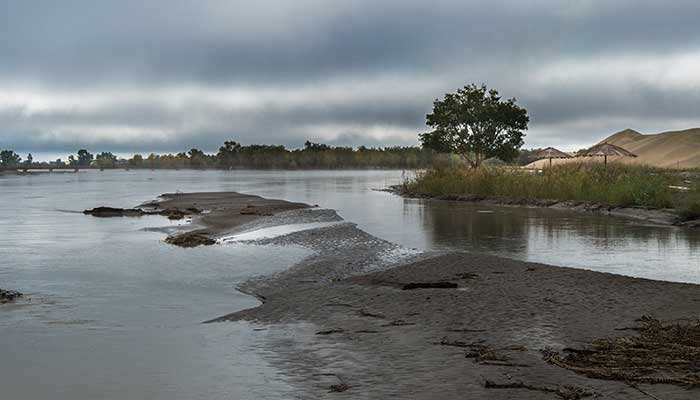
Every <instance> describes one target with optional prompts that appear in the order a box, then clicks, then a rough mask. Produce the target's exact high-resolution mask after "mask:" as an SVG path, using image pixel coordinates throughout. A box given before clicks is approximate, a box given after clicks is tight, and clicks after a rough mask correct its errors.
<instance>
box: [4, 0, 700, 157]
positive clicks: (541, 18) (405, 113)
mask: <svg viewBox="0 0 700 400" xmlns="http://www.w3.org/2000/svg"><path fill="white" fill-rule="evenodd" d="M699 20H700V2H699V1H697V0H688V1H684V0H674V1H672V2H662V1H645V0H601V1H597V0H577V1H561V0H528V1H520V0H517V1H516V0H513V1H497V0H489V1H486V0H484V1H470V0H454V1H453V0H431V1H419V0H396V1H394V0H390V1H383V0H372V1H365V0H350V1H330V0H279V1H262V0H257V1H233V0H196V1H195V0H192V1H185V0H149V1H143V0H119V1H116V0H115V1H106V0H105V1H98V0H61V1H55V0H45V1H40V0H0V147H1V148H13V149H17V150H21V151H27V150H32V151H41V152H57V153H60V152H62V151H75V149H77V148H78V147H88V148H90V149H91V150H93V151H102V150H109V151H114V152H120V153H125V152H131V151H136V150H139V151H151V150H153V151H179V150H184V149H188V148H190V147H193V146H195V147H199V148H202V149H205V150H208V151H214V150H216V149H217V148H218V146H219V145H220V143H221V142H223V141H224V140H226V139H234V140H237V141H239V142H242V143H244V144H250V143H268V144H284V145H287V146H289V147H299V146H300V145H302V144H303V142H304V141H305V140H306V139H311V140H314V141H322V142H326V143H332V144H342V145H354V146H357V145H361V144H365V145H413V144H416V143H417V135H418V133H420V132H422V131H424V130H425V125H424V124H425V114H426V113H427V112H429V111H430V109H431V105H432V101H433V100H434V99H435V98H436V97H440V96H442V95H443V94H444V93H445V92H448V91H454V90H455V89H457V88H458V87H460V86H463V85H465V84H468V83H471V82H474V83H482V82H483V83H485V84H487V85H488V86H489V87H493V88H496V89H498V90H499V91H500V92H501V93H502V94H503V95H504V96H506V97H513V96H514V97H516V98H517V99H518V101H519V103H520V104H521V105H523V106H524V107H526V108H527V109H528V111H529V113H530V119H531V124H530V130H529V131H528V134H527V138H526V146H527V147H534V146H548V145H554V146H559V147H562V148H564V149H574V148H578V147H582V146H585V145H589V144H591V143H592V142H594V141H596V140H598V139H600V138H602V137H603V136H605V135H608V134H610V133H612V132H614V131H618V130H622V129H624V128H633V129H636V130H639V131H642V132H645V133H655V132H659V131H663V130H673V129H682V128H690V127H698V126H700V27H699V24H698V21H699Z"/></svg>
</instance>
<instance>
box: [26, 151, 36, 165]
mask: <svg viewBox="0 0 700 400" xmlns="http://www.w3.org/2000/svg"><path fill="white" fill-rule="evenodd" d="M24 163H25V164H26V165H27V167H31V166H32V164H33V163H34V157H32V153H29V154H27V160H26V161H25V162H24Z"/></svg>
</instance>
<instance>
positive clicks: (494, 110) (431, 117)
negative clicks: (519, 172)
mask: <svg viewBox="0 0 700 400" xmlns="http://www.w3.org/2000/svg"><path fill="white" fill-rule="evenodd" d="M529 122H530V118H529V117H528V115H527V111H526V110H525V109H524V108H521V107H519V106H518V105H517V104H516V100H515V99H514V98H512V99H508V100H503V99H502V98H501V96H500V95H499V94H498V91H497V90H495V89H490V90H489V89H488V88H487V87H486V85H481V86H476V85H474V84H471V85H468V86H465V87H464V88H462V89H458V90H457V91H456V92H455V93H447V94H445V97H444V98H443V99H436V100H435V101H434V102H433V112H432V113H430V114H428V115H427V116H426V124H427V125H428V127H430V128H432V129H433V130H432V131H430V132H426V133H422V134H421V135H420V140H421V143H422V145H423V146H424V147H427V148H430V149H433V150H435V151H438V152H450V153H456V154H459V155H461V156H462V157H464V159H465V160H466V161H467V162H468V163H469V165H471V166H472V167H478V166H479V165H481V163H482V162H483V161H484V160H485V159H488V158H492V157H496V158H499V159H501V160H503V161H510V160H512V159H513V158H515V157H517V156H518V150H519V149H520V147H521V146H522V145H523V137H524V136H525V134H524V132H523V131H525V130H527V125H528V123H529Z"/></svg>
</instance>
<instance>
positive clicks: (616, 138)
mask: <svg viewBox="0 0 700 400" xmlns="http://www.w3.org/2000/svg"><path fill="white" fill-rule="evenodd" d="M603 142H607V143H611V144H614V145H617V146H620V147H622V148H624V149H626V150H629V151H631V152H632V153H634V154H636V155H637V158H627V157H624V158H619V159H617V158H616V159H615V160H616V161H622V162H626V163H635V164H646V165H652V166H655V167H667V168H700V128H693V129H687V130H683V131H669V132H662V133H656V134H648V135H645V134H642V133H639V132H637V131H635V130H632V129H625V130H624V131H620V132H617V133H614V134H612V135H610V136H608V137H607V138H605V139H603V140H601V141H600V142H599V143H603ZM608 160H609V161H611V160H613V158H612V157H611V158H608ZM572 161H575V162H578V161H581V159H580V158H575V159H567V160H553V163H554V164H558V163H562V162H572ZM598 161H602V160H598ZM548 163H549V161H548V160H539V161H535V162H534V163H531V164H529V165H528V166H529V167H534V168H541V167H543V166H545V165H547V164H548Z"/></svg>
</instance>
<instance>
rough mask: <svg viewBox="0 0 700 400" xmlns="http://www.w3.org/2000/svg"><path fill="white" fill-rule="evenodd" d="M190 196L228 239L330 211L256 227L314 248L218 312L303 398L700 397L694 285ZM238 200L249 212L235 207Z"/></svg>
mask: <svg viewBox="0 0 700 400" xmlns="http://www.w3.org/2000/svg"><path fill="white" fill-rule="evenodd" d="M178 196H179V197H177V198H176V199H173V200H170V201H172V203H170V204H169V206H174V205H177V207H180V208H187V207H197V208H202V209H207V208H208V207H207V205H206V204H207V202H212V203H208V204H209V207H211V208H213V207H212V206H213V204H214V203H216V204H219V207H221V209H220V210H219V212H220V213H222V214H221V216H220V217H217V216H216V215H215V214H213V211H212V214H208V215H206V217H202V219H201V220H200V221H199V223H201V224H204V228H202V229H200V230H199V234H203V235H205V236H207V235H211V236H209V237H210V238H211V239H217V240H218V241H219V242H220V241H221V232H223V231H226V230H228V231H230V230H231V228H232V226H235V227H236V228H234V230H245V231H247V232H250V231H251V230H253V231H255V229H264V228H265V227H269V226H280V225H282V226H284V225H290V224H300V223H301V224H303V223H318V222H323V223H326V224H325V225H323V226H322V227H318V228H313V229H302V230H296V231H292V232H289V233H287V234H283V235H279V236H274V237H264V235H261V236H262V238H260V239H253V240H246V241H247V242H252V243H254V244H258V245H277V246H285V245H293V246H303V247H306V248H308V249H311V250H313V251H314V254H313V255H312V256H310V257H308V258H306V259H305V260H303V261H302V262H300V263H298V264H296V265H294V266H293V267H292V268H290V269H289V270H287V271H284V272H281V273H278V274H275V275H271V276H264V277H258V278H255V279H251V280H249V281H247V282H245V283H243V284H242V285H241V287H240V289H241V290H242V291H244V292H246V293H249V294H251V295H255V296H256V297H257V298H258V299H260V301H261V305H260V306H259V307H256V308H253V309H248V310H243V311H239V312H235V313H232V314H229V315H226V316H222V317H220V318H217V319H215V320H214V321H209V322H217V323H226V321H238V320H247V321H254V323H256V324H259V325H260V341H261V342H262V343H263V345H264V346H267V347H268V348H269V352H268V353H269V354H272V355H271V356H270V358H271V360H272V361H273V362H274V363H275V365H276V366H278V367H279V368H283V369H285V371H286V375H288V376H289V377H290V383H291V384H292V385H294V386H295V387H298V388H299V393H300V396H302V397H303V398H348V399H349V398H353V399H354V398H372V399H374V398H377V399H384V398H410V399H464V398H474V399H581V398H610V399H693V398H696V397H699V396H700V388H699V386H700V364H698V363H699V362H700V324H698V319H699V318H700V286H698V285H691V284H681V283H670V282H659V281H652V280H645V279H636V278H630V277H624V276H619V275H612V274H606V273H599V272H592V271H587V270H582V269H573V268H562V267H554V266H548V265H543V264H536V263H527V262H521V261H516V260H510V259H505V258H499V257H493V256H487V255H480V254H471V253H454V252H453V253H419V252H417V251H413V250H410V249H404V248H401V247H400V246H398V245H395V244H393V243H390V242H387V241H385V240H382V239H380V238H376V237H374V236H372V235H370V234H368V233H366V232H364V231H362V230H360V229H358V228H357V227H356V226H355V225H354V224H352V223H349V222H344V221H342V219H341V218H340V217H339V216H338V215H337V214H336V213H335V212H333V211H332V210H319V209H311V208H306V207H303V206H301V205H290V204H291V203H286V204H285V203H284V202H279V201H272V202H273V203H272V204H274V205H275V207H277V208H275V209H273V210H271V211H269V212H267V211H261V213H260V214H262V215H253V214H245V213H244V214H240V211H241V210H242V209H243V208H244V207H247V204H246V203H247V202H253V204H255V203H254V202H255V201H259V202H260V203H259V204H261V205H262V204H265V202H266V201H269V200H264V199H261V200H255V199H252V198H250V197H248V198H247V199H246V200H244V199H243V198H238V197H237V196H238V195H235V194H230V195H228V196H229V197H228V198H229V199H230V201H232V203H231V204H222V203H220V202H222V201H224V200H223V198H222V197H219V196H220V195H216V194H193V195H178ZM207 199H209V200H207ZM258 199H260V198H258ZM195 200H196V201H197V204H194V201H195ZM166 201H169V200H167V197H166ZM217 202H218V203H217ZM234 204H235V205H234ZM226 210H228V211H226ZM232 210H238V211H239V214H236V215H235V217H232V216H230V214H231V213H232V212H233V211H232ZM233 214H235V212H233ZM270 214H272V215H270ZM226 215H229V216H228V217H226ZM218 218H222V219H218ZM226 218H232V219H231V220H229V222H226ZM242 220H245V221H244V222H242V223H239V222H240V221H242ZM210 224H211V225H210ZM309 226H312V225H309ZM247 237H250V236H247ZM232 238H235V235H234V236H232ZM231 240H233V239H231ZM261 262H264V260H261ZM659 267H662V266H659Z"/></svg>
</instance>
